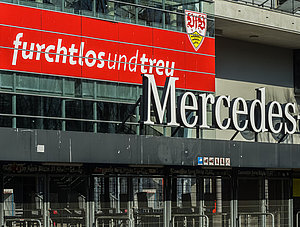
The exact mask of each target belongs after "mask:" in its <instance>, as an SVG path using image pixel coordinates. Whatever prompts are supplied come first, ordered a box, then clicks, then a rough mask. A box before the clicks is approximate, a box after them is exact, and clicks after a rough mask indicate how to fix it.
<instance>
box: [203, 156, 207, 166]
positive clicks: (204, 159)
mask: <svg viewBox="0 0 300 227" xmlns="http://www.w3.org/2000/svg"><path fill="white" fill-rule="evenodd" d="M203 163H204V165H205V166H207V165H208V157H204V158H203Z"/></svg>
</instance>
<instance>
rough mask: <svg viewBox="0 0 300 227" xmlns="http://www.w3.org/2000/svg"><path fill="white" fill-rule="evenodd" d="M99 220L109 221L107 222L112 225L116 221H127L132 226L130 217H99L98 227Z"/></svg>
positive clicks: (97, 219)
mask: <svg viewBox="0 0 300 227" xmlns="http://www.w3.org/2000/svg"><path fill="white" fill-rule="evenodd" d="M99 220H107V221H111V222H112V223H113V222H114V221H122V220H126V221H129V223H130V225H131V226H132V220H131V219H130V217H129V216H128V215H122V214H121V215H104V216H97V218H96V227H98V226H99V224H98V221H99Z"/></svg>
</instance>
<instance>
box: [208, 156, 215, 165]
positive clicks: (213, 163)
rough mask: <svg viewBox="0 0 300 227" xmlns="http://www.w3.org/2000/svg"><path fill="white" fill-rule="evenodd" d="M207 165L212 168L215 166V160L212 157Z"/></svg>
mask: <svg viewBox="0 0 300 227" xmlns="http://www.w3.org/2000/svg"><path fill="white" fill-rule="evenodd" d="M209 165H210V166H214V165H215V159H214V158H213V157H209Z"/></svg>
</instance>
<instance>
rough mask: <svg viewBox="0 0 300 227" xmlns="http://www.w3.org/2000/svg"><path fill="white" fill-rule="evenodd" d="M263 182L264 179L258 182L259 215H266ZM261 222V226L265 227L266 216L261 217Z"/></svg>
mask: <svg viewBox="0 0 300 227" xmlns="http://www.w3.org/2000/svg"><path fill="white" fill-rule="evenodd" d="M265 181H266V179H264V178H263V179H260V180H259V192H260V196H259V200H260V205H261V208H260V212H261V213H266V199H265V197H266V196H265V189H266V188H265V187H266V185H265ZM261 222H262V223H261V226H262V227H266V216H265V215H262V216H261Z"/></svg>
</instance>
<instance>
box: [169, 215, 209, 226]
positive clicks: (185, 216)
mask: <svg viewBox="0 0 300 227" xmlns="http://www.w3.org/2000/svg"><path fill="white" fill-rule="evenodd" d="M176 217H183V218H185V221H186V218H188V217H194V218H197V217H198V218H199V219H200V218H205V220H206V227H209V218H208V216H207V215H205V214H174V215H173V217H172V227H175V218H176ZM185 226H187V225H185ZM199 226H201V225H200V221H199Z"/></svg>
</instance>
